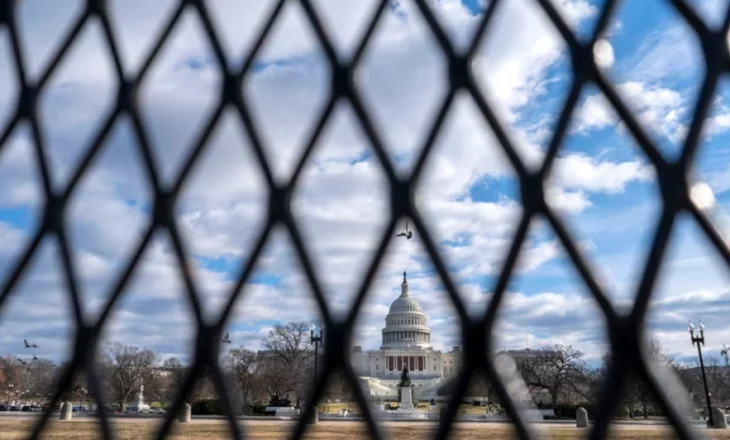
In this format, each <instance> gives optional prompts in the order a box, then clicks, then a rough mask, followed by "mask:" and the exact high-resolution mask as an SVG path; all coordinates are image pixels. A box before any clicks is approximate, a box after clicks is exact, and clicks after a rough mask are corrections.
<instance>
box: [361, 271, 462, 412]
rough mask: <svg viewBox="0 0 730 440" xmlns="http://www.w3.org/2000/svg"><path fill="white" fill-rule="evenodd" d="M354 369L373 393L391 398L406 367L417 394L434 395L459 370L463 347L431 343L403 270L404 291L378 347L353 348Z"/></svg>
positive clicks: (393, 306) (396, 301) (396, 303)
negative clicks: (446, 347)
mask: <svg viewBox="0 0 730 440" xmlns="http://www.w3.org/2000/svg"><path fill="white" fill-rule="evenodd" d="M351 357H352V365H353V368H354V369H355V372H356V373H357V374H358V375H359V376H360V377H361V378H362V379H363V380H364V381H365V382H367V383H368V387H369V388H370V394H371V395H373V396H378V397H383V398H389V397H394V396H396V395H397V387H396V385H397V383H398V381H399V379H400V375H401V372H402V371H403V368H404V367H406V366H407V367H408V370H409V376H410V378H411V381H412V382H413V384H414V385H415V394H416V397H417V398H420V399H424V398H435V397H436V390H437V389H438V387H440V386H441V385H443V382H444V380H445V379H448V378H451V377H453V376H456V375H457V374H458V371H459V369H460V367H461V351H460V349H459V347H453V349H452V351H450V352H448V353H442V352H441V351H440V350H435V349H434V348H433V346H432V345H431V329H430V328H429V327H428V318H427V317H426V314H425V313H424V312H423V308H422V307H421V304H420V303H419V302H418V301H417V300H416V299H415V298H413V297H411V296H410V294H409V292H408V281H407V280H406V273H405V272H404V273H403V283H402V284H401V293H400V296H399V297H398V298H396V300H395V301H393V304H391V306H390V310H389V312H388V315H387V316H386V317H385V327H384V328H383V330H382V342H381V345H380V349H379V350H373V351H363V350H362V347H360V346H355V347H353V348H352V353H351Z"/></svg>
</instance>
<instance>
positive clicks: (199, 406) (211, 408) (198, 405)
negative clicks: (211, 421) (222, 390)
mask: <svg viewBox="0 0 730 440" xmlns="http://www.w3.org/2000/svg"><path fill="white" fill-rule="evenodd" d="M190 410H191V412H192V413H193V414H195V415H206V416H209V415H220V414H223V409H222V408H221V404H220V401H219V400H218V399H203V400H198V401H197V402H195V403H193V405H192V407H191V408H190Z"/></svg>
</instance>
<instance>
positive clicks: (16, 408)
mask: <svg viewBox="0 0 730 440" xmlns="http://www.w3.org/2000/svg"><path fill="white" fill-rule="evenodd" d="M8 411H20V408H19V407H17V406H15V405H13V406H10V407H8Z"/></svg>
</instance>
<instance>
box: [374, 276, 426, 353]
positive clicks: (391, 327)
mask: <svg viewBox="0 0 730 440" xmlns="http://www.w3.org/2000/svg"><path fill="white" fill-rule="evenodd" d="M408 347H420V348H430V347H431V329H429V328H428V319H427V318H426V314H425V313H423V307H421V303H419V302H418V300H416V299H415V298H412V297H411V296H410V295H409V293H408V281H407V280H406V273H405V272H403V283H402V284H401V292H400V296H399V297H398V298H396V299H395V301H393V304H391V305H390V310H389V311H388V316H386V317H385V328H383V345H382V348H408Z"/></svg>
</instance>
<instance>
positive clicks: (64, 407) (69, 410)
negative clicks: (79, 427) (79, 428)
mask: <svg viewBox="0 0 730 440" xmlns="http://www.w3.org/2000/svg"><path fill="white" fill-rule="evenodd" d="M72 415H73V406H72V405H71V402H63V404H61V420H71V417H72Z"/></svg>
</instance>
